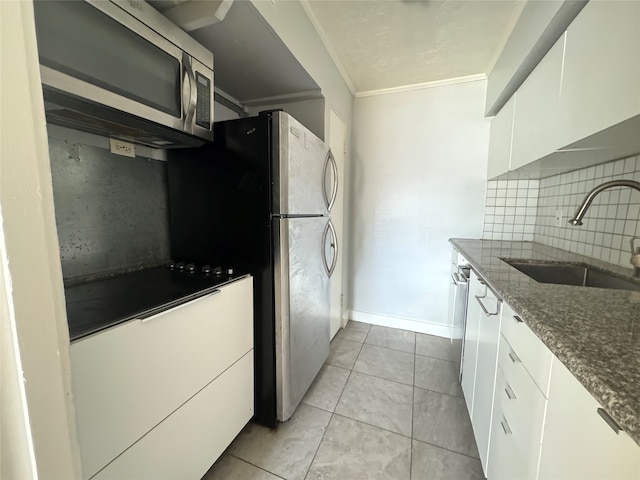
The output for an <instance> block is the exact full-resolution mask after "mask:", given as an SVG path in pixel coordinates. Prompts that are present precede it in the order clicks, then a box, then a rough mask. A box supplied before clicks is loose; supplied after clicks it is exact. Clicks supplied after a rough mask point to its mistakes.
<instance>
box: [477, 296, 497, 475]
mask: <svg viewBox="0 0 640 480" xmlns="http://www.w3.org/2000/svg"><path fill="white" fill-rule="evenodd" d="M471 301H472V302H477V303H478V304H479V305H480V325H479V329H478V354H477V359H476V379H475V390H474V395H473V409H472V413H471V424H472V425H473V433H474V435H475V437H476V443H477V444H478V453H479V454H480V461H481V462H482V465H483V468H484V471H485V472H486V471H487V462H488V455H489V434H490V430H491V414H492V411H493V398H494V386H495V380H496V366H497V356H498V339H499V338H500V305H501V301H500V300H498V298H497V297H496V296H495V295H494V294H493V292H492V291H491V290H490V289H489V288H487V289H486V292H485V294H484V296H482V297H480V296H478V297H474V298H472V299H471Z"/></svg>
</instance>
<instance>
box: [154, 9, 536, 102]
mask: <svg viewBox="0 0 640 480" xmlns="http://www.w3.org/2000/svg"><path fill="white" fill-rule="evenodd" d="M194 1H195V2H197V1H200V0H189V2H194ZM208 1H209V2H210V3H211V4H212V8H213V5H215V4H216V3H220V0H208ZM271 1H272V2H275V3H276V5H277V2H281V1H290V0H271ZM150 3H151V4H152V5H153V6H154V7H156V8H157V9H158V10H160V11H167V10H168V9H169V8H171V7H173V6H175V5H176V4H181V3H184V0H168V1H166V0H151V1H150ZM301 3H302V5H303V7H304V8H305V10H306V12H307V14H308V15H309V17H310V18H311V21H312V22H313V24H314V25H315V27H316V29H317V30H318V33H319V34H320V36H321V38H322V40H323V42H324V43H325V45H326V46H327V49H328V50H329V52H330V54H331V55H332V57H333V59H334V61H335V62H336V64H337V65H338V68H339V69H340V70H341V73H342V75H343V77H345V81H346V82H347V84H348V85H349V87H350V88H351V89H352V91H353V93H362V92H367V91H375V90H383V89H389V88H399V87H404V86H408V85H415V84H422V83H428V82H434V81H441V80H446V79H452V78H457V77H464V76H469V75H478V74H486V73H488V72H489V71H490V69H491V67H492V66H493V63H494V62H495V60H496V58H497V56H498V54H499V53H500V51H501V49H502V47H503V45H504V42H505V41H506V39H507V37H508V35H509V34H510V32H511V29H512V28H513V25H514V24H515V21H516V20H517V17H518V15H519V14H520V11H521V10H522V7H523V5H524V3H525V2H524V1H523V0H301ZM189 33H190V34H191V35H192V36H193V37H194V38H195V39H196V40H198V41H199V42H200V43H202V44H203V45H204V46H205V47H207V48H209V49H210V50H211V51H212V52H213V54H214V59H215V66H216V69H215V83H216V87H218V88H219V89H221V90H223V91H224V92H226V93H227V94H229V95H231V96H232V97H234V98H235V99H236V100H238V101H239V102H241V103H250V102H251V101H260V100H264V99H265V98H271V97H281V96H285V97H286V96H288V95H289V96H290V95H293V96H295V95H303V96H304V95H307V96H309V95H311V96H313V92H319V87H318V85H317V84H316V83H315V82H314V80H313V79H312V78H311V76H310V75H309V74H308V73H307V72H306V70H305V69H304V68H303V67H302V65H300V63H299V62H298V61H297V60H296V58H295V57H294V56H293V55H292V54H291V52H290V51H289V49H288V48H287V47H286V46H285V45H284V43H282V41H281V40H280V39H279V37H278V36H277V35H276V34H275V32H273V30H272V29H271V28H270V26H269V25H268V24H267V22H266V21H265V20H264V19H263V18H262V16H261V15H260V14H259V13H258V11H257V10H256V9H255V7H254V6H253V5H252V4H251V2H250V1H248V0H235V2H233V4H232V5H231V8H230V9H229V11H228V13H227V14H226V17H224V20H223V21H222V22H218V23H212V24H210V25H207V26H205V27H202V28H198V29H196V30H193V31H190V32H189ZM316 95H319V93H316Z"/></svg>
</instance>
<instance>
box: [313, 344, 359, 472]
mask: <svg viewBox="0 0 640 480" xmlns="http://www.w3.org/2000/svg"><path fill="white" fill-rule="evenodd" d="M360 350H362V347H360ZM358 356H360V351H359V352H358ZM358 356H356V360H357V359H358ZM353 364H354V365H355V362H353ZM345 370H346V369H345ZM352 373H353V368H351V369H349V376H348V377H347V380H346V381H345V382H344V385H343V386H342V391H341V392H340V395H339V396H338V401H337V402H336V404H335V406H334V407H333V411H332V412H331V416H330V417H329V422H328V423H327V428H325V429H324V433H323V434H322V438H321V439H320V442H319V443H318V448H316V451H315V453H314V454H313V458H312V459H311V463H310V464H309V468H307V471H306V472H305V474H304V478H305V480H306V478H307V477H308V476H309V472H310V471H311V467H313V462H315V460H316V456H317V455H318V451H319V450H320V447H321V446H322V441H323V440H324V437H325V435H326V434H327V430H329V425H331V420H333V417H334V416H335V415H336V408H338V404H339V403H340V399H341V398H342V394H343V393H344V389H345V388H347V383H349V379H350V378H351V374H352Z"/></svg>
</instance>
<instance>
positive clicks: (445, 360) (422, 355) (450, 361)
mask: <svg viewBox="0 0 640 480" xmlns="http://www.w3.org/2000/svg"><path fill="white" fill-rule="evenodd" d="M416 357H425V358H433V359H434V360H442V361H443V362H449V363H453V364H454V365H455V363H456V362H454V361H453V360H447V359H446V358H440V357H434V356H432V355H425V354H424V353H416Z"/></svg>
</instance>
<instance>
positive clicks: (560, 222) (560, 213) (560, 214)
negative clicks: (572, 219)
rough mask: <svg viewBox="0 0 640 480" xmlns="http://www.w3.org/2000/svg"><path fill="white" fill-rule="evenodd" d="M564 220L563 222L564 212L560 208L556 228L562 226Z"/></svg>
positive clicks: (557, 213) (557, 212)
mask: <svg viewBox="0 0 640 480" xmlns="http://www.w3.org/2000/svg"><path fill="white" fill-rule="evenodd" d="M562 220H563V216H562V210H561V209H559V208H558V209H557V210H556V227H561V226H562Z"/></svg>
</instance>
